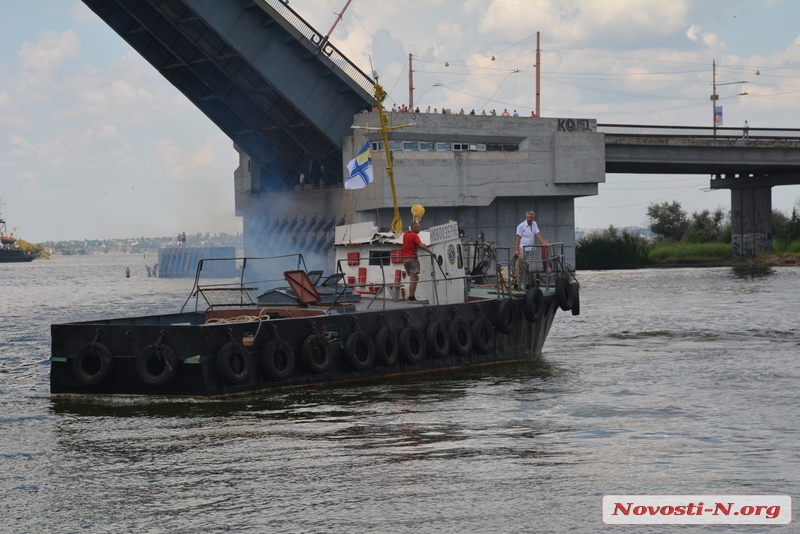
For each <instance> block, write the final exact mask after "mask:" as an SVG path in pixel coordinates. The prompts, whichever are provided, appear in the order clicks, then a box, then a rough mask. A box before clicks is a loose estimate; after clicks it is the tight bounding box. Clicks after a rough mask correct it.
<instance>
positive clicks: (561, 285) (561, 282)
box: [556, 277, 572, 311]
mask: <svg viewBox="0 0 800 534" xmlns="http://www.w3.org/2000/svg"><path fill="white" fill-rule="evenodd" d="M556 301H557V302H558V305H559V307H560V308H561V309H562V310H564V311H569V310H570V309H572V285H571V284H570V283H569V281H568V280H567V279H566V278H564V277H561V278H559V279H557V280H556Z"/></svg>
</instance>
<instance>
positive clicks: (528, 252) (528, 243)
mask: <svg viewBox="0 0 800 534" xmlns="http://www.w3.org/2000/svg"><path fill="white" fill-rule="evenodd" d="M534 217H536V214H535V213H534V212H532V211H529V212H527V213H526V214H525V220H524V221H522V222H521V223H519V224H518V225H517V236H516V242H515V244H514V256H515V257H517V258H520V259H521V260H523V261H525V262H526V263H528V264H529V263H530V262H531V260H533V247H534V245H535V244H536V243H535V242H534V237H535V238H536V239H538V240H539V242H540V243H541V244H542V245H547V244H548V243H549V242H548V241H547V239H545V238H543V237H542V234H541V233H540V232H539V225H538V224H536V221H534V220H533V219H534ZM543 252H544V251H543ZM543 257H544V254H543ZM518 265H519V263H518ZM548 272H549V271H548ZM513 274H514V278H516V279H517V280H519V277H520V273H519V270H518V269H515V272H514V273H513ZM522 283H523V281H522V280H519V282H518V284H515V285H521V284H522ZM514 289H517V287H515V288H514Z"/></svg>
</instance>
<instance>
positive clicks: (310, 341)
mask: <svg viewBox="0 0 800 534" xmlns="http://www.w3.org/2000/svg"><path fill="white" fill-rule="evenodd" d="M300 361H302V362H303V366H304V367H305V368H306V369H307V370H308V371H310V372H312V373H315V374H318V375H320V374H322V373H324V372H325V371H327V370H328V367H330V366H331V345H330V343H328V340H327V339H325V338H324V337H321V336H318V335H317V334H311V335H310V336H308V337H307V338H306V339H305V340H304V341H303V346H302V347H301V348H300Z"/></svg>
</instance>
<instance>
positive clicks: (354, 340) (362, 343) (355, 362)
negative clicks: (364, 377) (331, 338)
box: [344, 331, 375, 371]
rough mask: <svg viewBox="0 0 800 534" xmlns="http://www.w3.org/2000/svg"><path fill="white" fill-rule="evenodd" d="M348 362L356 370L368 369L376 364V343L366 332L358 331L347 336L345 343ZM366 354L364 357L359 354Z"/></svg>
mask: <svg viewBox="0 0 800 534" xmlns="http://www.w3.org/2000/svg"><path fill="white" fill-rule="evenodd" d="M365 353H366V354H365ZM344 354H345V356H346V357H347V363H349V364H350V367H352V368H353V369H355V370H356V371H366V370H368V369H371V368H372V366H373V365H374V364H375V344H374V343H373V342H372V339H371V338H370V337H369V336H368V335H367V334H365V333H364V332H361V331H357V332H353V333H352V334H350V335H349V336H347V341H345V343H344ZM363 354H365V357H364V359H361V358H360V357H359V356H360V355H363Z"/></svg>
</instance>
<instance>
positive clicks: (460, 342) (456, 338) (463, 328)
mask: <svg viewBox="0 0 800 534" xmlns="http://www.w3.org/2000/svg"><path fill="white" fill-rule="evenodd" d="M447 333H448V334H449V335H450V346H451V347H452V348H453V352H454V353H456V354H458V355H460V356H466V355H468V354H469V353H470V352H472V330H470V328H469V324H467V322H466V321H465V320H463V319H462V318H461V317H456V318H455V319H453V320H452V321H450V324H449V325H447Z"/></svg>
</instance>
